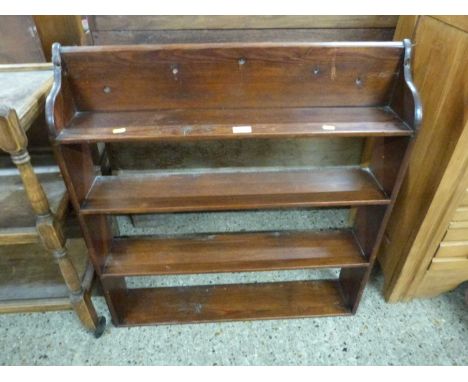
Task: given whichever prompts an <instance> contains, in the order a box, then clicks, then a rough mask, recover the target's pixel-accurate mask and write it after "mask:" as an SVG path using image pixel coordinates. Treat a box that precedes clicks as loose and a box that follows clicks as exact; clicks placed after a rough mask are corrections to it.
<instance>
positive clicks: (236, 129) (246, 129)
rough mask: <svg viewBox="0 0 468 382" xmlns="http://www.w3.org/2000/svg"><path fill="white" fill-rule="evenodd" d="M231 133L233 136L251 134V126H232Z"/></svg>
mask: <svg viewBox="0 0 468 382" xmlns="http://www.w3.org/2000/svg"><path fill="white" fill-rule="evenodd" d="M232 132H233V133H234V134H248V133H251V132H252V126H233V127H232Z"/></svg>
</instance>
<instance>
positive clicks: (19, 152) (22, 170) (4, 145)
mask: <svg viewBox="0 0 468 382" xmlns="http://www.w3.org/2000/svg"><path fill="white" fill-rule="evenodd" d="M49 84H50V82H49ZM48 88H49V87H48V86H44V87H43V89H42V91H40V92H39V93H40V94H41V96H42V97H43V96H44V95H45V94H46V92H47V90H48ZM36 101H37V102H36V103H30V104H29V105H28V107H26V108H25V109H23V110H22V115H25V116H26V118H27V121H26V122H25V125H26V126H27V127H29V125H30V124H31V122H32V121H33V120H34V119H35V118H37V115H38V114H39V112H40V110H41V106H42V107H43V103H44V102H43V99H42V100H41V99H40V98H37V100H36ZM41 103H42V105H41ZM25 130H26V128H23V127H22V125H21V121H20V119H19V118H18V115H17V112H16V111H15V110H14V109H12V108H10V107H8V106H5V105H0V148H1V149H2V150H4V151H6V152H7V153H9V154H10V156H11V159H12V161H13V163H14V164H15V165H16V167H17V169H18V171H19V174H20V176H21V180H22V182H23V185H24V190H25V191H26V194H27V198H28V200H29V202H30V204H31V207H32V209H33V211H34V214H35V216H36V230H37V233H36V232H34V231H33V230H31V229H26V230H23V229H16V230H15V229H14V230H7V231H8V232H7V233H5V234H4V235H2V234H1V233H0V238H1V240H0V243H1V244H25V243H31V242H34V239H35V237H36V235H37V234H38V236H39V238H40V240H41V242H42V244H43V246H44V247H45V249H46V250H47V251H48V252H50V253H51V254H52V255H53V256H54V258H55V260H56V261H57V263H58V265H59V268H60V271H61V274H62V276H63V279H64V281H65V284H66V286H67V288H68V291H69V298H70V302H71V305H72V307H73V309H74V310H75V311H76V313H77V314H78V317H79V318H80V320H81V322H82V323H83V325H84V326H85V327H86V328H87V329H88V330H90V331H93V332H94V335H95V336H96V337H99V336H100V335H101V334H102V332H103V330H104V328H105V318H104V317H98V316H97V314H96V311H95V309H94V306H93V304H92V302H91V298H90V285H91V281H92V278H93V269H92V267H91V266H89V267H87V268H85V269H86V270H85V272H84V276H83V278H81V277H80V276H79V274H78V272H77V270H76V268H75V266H74V264H73V262H72V261H71V259H70V257H69V255H68V252H67V248H66V246H65V243H66V239H65V236H64V234H63V230H62V228H63V227H62V224H61V221H60V219H59V218H57V216H56V215H54V214H53V213H52V212H51V208H50V205H49V201H48V198H47V196H46V193H45V191H44V189H43V187H42V185H41V183H40V181H39V179H38V176H37V175H36V173H35V171H34V168H33V166H32V165H31V158H30V155H29V152H28V149H27V145H28V139H27V137H26V133H25ZM64 195H65V197H64V198H62V199H61V202H60V207H59V208H57V210H58V211H60V212H59V213H57V212H58V211H57V210H56V213H57V215H59V216H63V215H65V214H66V210H67V207H68V198H67V197H66V194H64ZM12 224H13V223H12ZM83 284H84V285H85V286H83ZM52 306H53V303H52V304H51V307H52ZM64 307H66V306H64ZM28 308H29V309H28ZM14 310H15V309H14V308H11V307H10V309H6V310H5V311H14ZM18 310H19V311H27V310H40V309H38V308H37V307H34V304H33V302H32V301H29V302H28V303H27V304H26V305H23V306H22V307H20V308H19V309H18ZM45 310H50V309H47V308H46V309H45Z"/></svg>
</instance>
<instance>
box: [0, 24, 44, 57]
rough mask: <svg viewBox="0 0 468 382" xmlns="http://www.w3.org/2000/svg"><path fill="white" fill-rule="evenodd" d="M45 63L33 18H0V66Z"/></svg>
mask: <svg viewBox="0 0 468 382" xmlns="http://www.w3.org/2000/svg"><path fill="white" fill-rule="evenodd" d="M44 61H45V58H44V53H43V52H42V49H41V41H40V40H39V36H38V33H37V30H36V26H35V25H34V21H33V18H32V16H0V64H18V63H31V62H44Z"/></svg>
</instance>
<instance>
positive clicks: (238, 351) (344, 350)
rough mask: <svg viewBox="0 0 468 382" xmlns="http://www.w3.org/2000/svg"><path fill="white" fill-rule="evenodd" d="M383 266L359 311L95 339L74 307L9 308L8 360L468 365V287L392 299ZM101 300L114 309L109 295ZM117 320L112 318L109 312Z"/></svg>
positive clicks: (4, 350)
mask: <svg viewBox="0 0 468 382" xmlns="http://www.w3.org/2000/svg"><path fill="white" fill-rule="evenodd" d="M382 282H383V279H382V276H381V275H380V273H379V271H376V272H374V275H373V277H372V280H371V282H370V284H369V286H368V288H367V290H366V293H365V295H364V298H363V300H362V303H361V306H360V309H359V311H358V313H357V315H356V316H354V317H343V318H320V319H294V320H276V321H275V320H273V321H254V322H234V323H219V324H197V325H174V326H158V327H140V328H114V327H113V326H112V325H111V324H109V325H108V326H107V329H106V332H105V333H104V334H103V336H102V337H101V338H100V339H98V340H96V339H94V338H93V336H92V335H90V334H88V333H86V332H84V330H83V329H82V328H81V327H80V325H79V323H78V320H77V318H76V317H75V315H74V314H73V313H72V312H54V313H31V314H7V315H1V316H0V364H2V365H468V307H467V306H466V305H465V303H464V298H463V297H464V291H465V288H466V286H461V287H459V288H458V289H456V290H455V291H453V292H450V293H447V294H445V295H443V296H440V297H437V298H433V299H425V300H416V301H413V302H411V303H404V304H386V303H385V302H384V300H383V298H382V296H381V294H380V290H381V287H382V285H381V284H382ZM95 302H96V307H97V309H98V310H99V311H100V312H101V313H105V314H106V316H107V318H108V320H109V315H108V314H107V313H106V306H105V304H104V302H103V301H102V299H100V298H96V299H95ZM109 321H110V320H109Z"/></svg>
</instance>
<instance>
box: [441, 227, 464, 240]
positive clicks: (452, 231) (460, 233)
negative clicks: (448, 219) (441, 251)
mask: <svg viewBox="0 0 468 382" xmlns="http://www.w3.org/2000/svg"><path fill="white" fill-rule="evenodd" d="M444 241H468V228H449V229H448V230H447V233H446V234H445V237H444Z"/></svg>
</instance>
